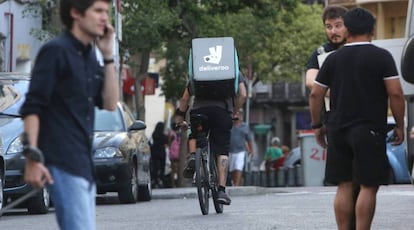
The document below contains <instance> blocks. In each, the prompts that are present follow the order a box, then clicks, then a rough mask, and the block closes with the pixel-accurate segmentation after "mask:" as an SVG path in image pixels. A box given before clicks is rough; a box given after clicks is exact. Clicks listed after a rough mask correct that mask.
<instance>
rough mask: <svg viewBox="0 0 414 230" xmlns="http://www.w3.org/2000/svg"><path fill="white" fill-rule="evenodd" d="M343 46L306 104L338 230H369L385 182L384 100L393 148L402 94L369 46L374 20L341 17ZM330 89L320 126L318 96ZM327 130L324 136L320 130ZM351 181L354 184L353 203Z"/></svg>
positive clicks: (400, 133)
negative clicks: (331, 187) (332, 191)
mask: <svg viewBox="0 0 414 230" xmlns="http://www.w3.org/2000/svg"><path fill="white" fill-rule="evenodd" d="M344 23H345V26H346V28H347V30H348V35H347V44H345V46H344V47H343V48H341V49H339V50H337V51H336V52H335V53H332V54H331V55H329V56H328V57H327V58H326V60H325V62H324V65H323V66H322V67H321V69H320V71H319V73H318V75H317V77H316V80H315V82H314V85H313V86H312V92H311V94H310V99H309V105H310V112H311V117H312V127H313V129H314V130H315V137H316V141H317V142H318V144H319V145H321V146H322V147H324V148H326V147H327V143H326V139H325V134H326V133H327V141H328V143H329V148H328V154H327V159H326V170H325V181H326V182H328V183H332V184H337V186H338V189H337V193H336V197H335V201H334V209H335V217H336V221H337V225H338V229H349V227H350V226H351V221H350V220H351V217H352V213H353V211H354V210H355V213H356V224H357V226H356V228H357V229H370V226H371V223H372V219H373V217H374V213H375V203H376V194H377V191H378V188H379V186H380V185H383V184H387V183H388V172H389V164H388V159H387V155H386V144H385V137H386V124H387V108H388V100H389V102H390V108H391V111H392V114H393V116H394V119H395V121H396V126H395V128H394V140H395V142H394V144H396V145H399V144H401V143H402V142H403V141H404V111H405V104H404V96H403V93H402V88H401V84H400V80H399V77H398V72H397V68H396V66H395V62H394V60H393V58H392V56H391V54H390V53H389V52H388V51H386V50H384V49H381V48H378V47H376V46H374V45H372V44H371V43H370V42H371V39H372V36H373V32H374V24H375V19H374V17H373V16H372V14H371V13H370V12H368V11H367V10H364V9H362V8H355V9H352V10H350V11H348V12H347V13H346V14H345V16H344ZM328 89H330V92H331V93H330V108H331V110H330V115H329V120H328V121H327V123H326V128H325V127H324V126H323V125H322V120H321V110H322V106H323V98H324V96H325V94H326V92H327V90H328ZM326 130H328V132H326ZM353 181H355V182H356V183H357V184H359V185H360V188H361V190H360V193H359V195H358V197H357V200H356V203H355V204H354V202H353V198H352V194H353Z"/></svg>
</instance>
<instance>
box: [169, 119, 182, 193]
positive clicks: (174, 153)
mask: <svg viewBox="0 0 414 230" xmlns="http://www.w3.org/2000/svg"><path fill="white" fill-rule="evenodd" d="M171 127H172V129H171V131H170V133H169V135H168V139H169V140H168V142H169V149H170V150H169V157H170V162H171V174H170V184H171V187H173V188H175V187H177V183H176V182H177V180H178V168H179V163H180V144H181V133H180V132H179V129H178V130H177V128H176V124H175V123H172V125H171Z"/></svg>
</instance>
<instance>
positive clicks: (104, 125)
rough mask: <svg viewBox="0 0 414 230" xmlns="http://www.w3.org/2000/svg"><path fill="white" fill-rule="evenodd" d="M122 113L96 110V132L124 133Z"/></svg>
mask: <svg viewBox="0 0 414 230" xmlns="http://www.w3.org/2000/svg"><path fill="white" fill-rule="evenodd" d="M124 130H125V127H124V122H123V121H122V116H121V111H120V110H119V109H117V110H115V111H108V110H100V109H97V108H96V109H95V131H124Z"/></svg>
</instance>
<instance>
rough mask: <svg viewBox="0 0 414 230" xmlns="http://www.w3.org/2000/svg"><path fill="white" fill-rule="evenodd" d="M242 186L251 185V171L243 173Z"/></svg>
mask: <svg viewBox="0 0 414 230" xmlns="http://www.w3.org/2000/svg"><path fill="white" fill-rule="evenodd" d="M243 178H244V183H243V185H244V186H251V185H252V173H251V171H244V175H243Z"/></svg>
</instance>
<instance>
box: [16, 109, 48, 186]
mask: <svg viewBox="0 0 414 230" xmlns="http://www.w3.org/2000/svg"><path fill="white" fill-rule="evenodd" d="M23 121H24V131H25V132H26V133H27V137H28V139H29V145H30V146H32V147H37V140H38V135H39V123H40V122H39V116H38V115H37V114H30V115H27V116H26V117H24V120H23ZM24 179H25V181H26V182H27V183H28V184H30V185H32V186H33V187H35V188H43V187H44V186H45V184H46V183H47V184H53V179H52V176H51V175H50V172H49V170H48V169H47V168H46V167H45V165H44V164H43V163H42V162H38V161H33V160H31V159H29V158H26V165H25V170H24Z"/></svg>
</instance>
